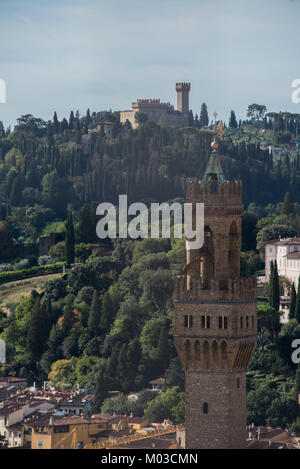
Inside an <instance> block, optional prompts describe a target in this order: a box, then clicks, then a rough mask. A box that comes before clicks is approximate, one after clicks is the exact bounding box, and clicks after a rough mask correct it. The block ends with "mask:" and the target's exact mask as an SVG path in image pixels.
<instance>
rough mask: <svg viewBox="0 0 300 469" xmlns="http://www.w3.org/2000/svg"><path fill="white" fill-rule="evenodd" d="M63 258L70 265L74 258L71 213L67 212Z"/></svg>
mask: <svg viewBox="0 0 300 469" xmlns="http://www.w3.org/2000/svg"><path fill="white" fill-rule="evenodd" d="M65 258H66V263H67V265H71V264H73V262H74V259H75V236H74V225H73V216H72V213H71V212H69V213H68V217H67V223H66V239H65Z"/></svg>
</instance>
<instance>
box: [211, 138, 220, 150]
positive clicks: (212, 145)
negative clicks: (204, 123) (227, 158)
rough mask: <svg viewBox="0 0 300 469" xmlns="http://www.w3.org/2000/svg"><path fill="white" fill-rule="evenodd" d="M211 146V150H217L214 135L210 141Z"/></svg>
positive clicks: (217, 145)
mask: <svg viewBox="0 0 300 469" xmlns="http://www.w3.org/2000/svg"><path fill="white" fill-rule="evenodd" d="M211 148H212V149H213V150H217V149H218V148H219V144H218V142H217V141H216V136H215V137H214V139H213V141H212V142H211Z"/></svg>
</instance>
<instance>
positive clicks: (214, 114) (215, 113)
mask: <svg viewBox="0 0 300 469" xmlns="http://www.w3.org/2000/svg"><path fill="white" fill-rule="evenodd" d="M217 115H218V113H217V112H216V111H215V112H214V113H213V116H214V118H215V122H216V120H217Z"/></svg>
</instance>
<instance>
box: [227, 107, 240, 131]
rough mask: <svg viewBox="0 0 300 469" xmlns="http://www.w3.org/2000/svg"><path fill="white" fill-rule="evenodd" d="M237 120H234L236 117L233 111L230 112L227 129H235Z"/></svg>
mask: <svg viewBox="0 0 300 469" xmlns="http://www.w3.org/2000/svg"><path fill="white" fill-rule="evenodd" d="M237 126H238V124H237V120H236V117H235V112H234V111H231V113H230V119H229V127H231V128H232V129H237Z"/></svg>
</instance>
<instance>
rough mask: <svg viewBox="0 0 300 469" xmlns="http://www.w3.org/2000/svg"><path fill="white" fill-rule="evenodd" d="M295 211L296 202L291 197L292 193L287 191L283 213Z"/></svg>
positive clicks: (288, 213)
mask: <svg viewBox="0 0 300 469" xmlns="http://www.w3.org/2000/svg"><path fill="white" fill-rule="evenodd" d="M293 212H294V204H293V202H292V199H291V194H290V193H289V192H286V194H285V196H284V199H283V204H282V212H281V213H282V215H291V214H292V213H293Z"/></svg>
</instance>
